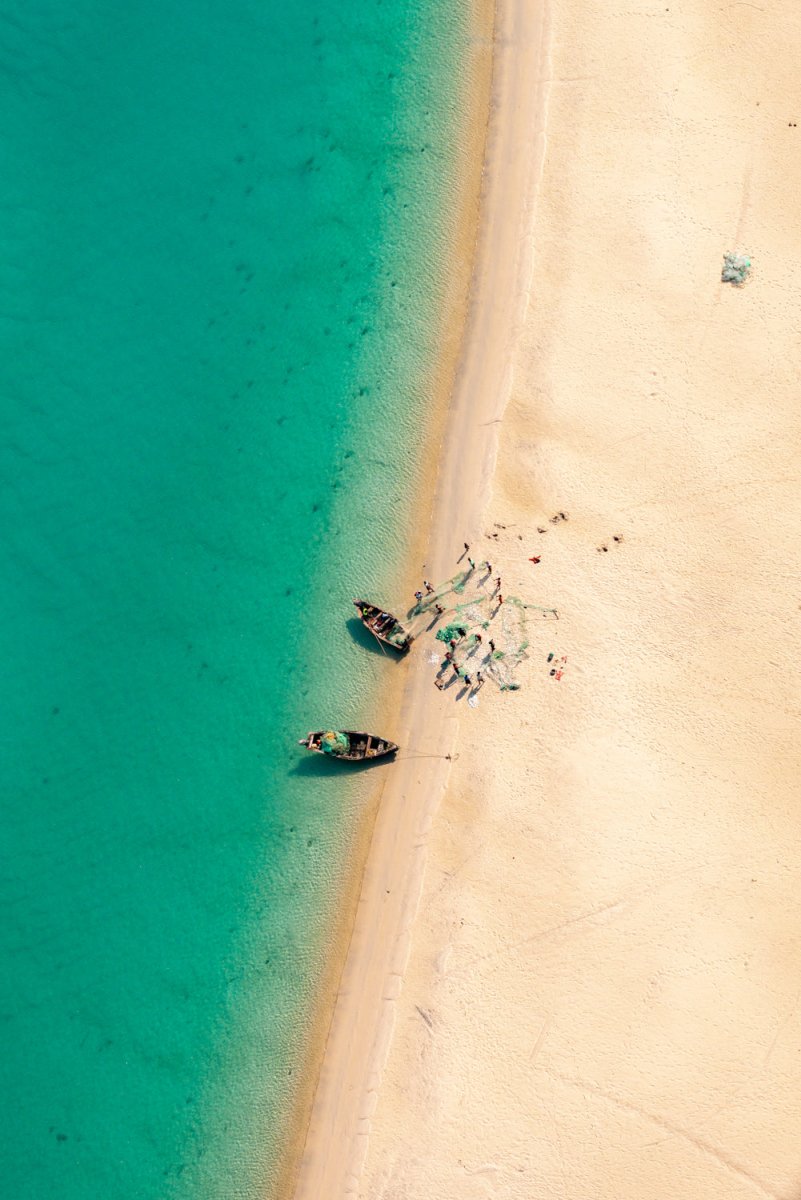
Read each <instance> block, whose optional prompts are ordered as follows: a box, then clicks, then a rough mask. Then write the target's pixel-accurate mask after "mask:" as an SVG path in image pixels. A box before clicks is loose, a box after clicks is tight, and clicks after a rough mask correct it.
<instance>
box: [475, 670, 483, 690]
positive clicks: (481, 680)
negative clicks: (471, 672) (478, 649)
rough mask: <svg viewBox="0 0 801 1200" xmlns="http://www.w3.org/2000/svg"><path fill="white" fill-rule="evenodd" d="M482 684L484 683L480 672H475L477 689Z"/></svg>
mask: <svg viewBox="0 0 801 1200" xmlns="http://www.w3.org/2000/svg"><path fill="white" fill-rule="evenodd" d="M483 682H484V676H483V675H482V674H481V672H480V671H476V684H477V685H478V687H481V685H482V683H483Z"/></svg>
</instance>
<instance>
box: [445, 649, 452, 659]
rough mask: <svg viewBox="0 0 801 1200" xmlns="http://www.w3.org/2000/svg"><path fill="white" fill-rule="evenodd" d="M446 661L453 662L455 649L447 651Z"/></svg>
mask: <svg viewBox="0 0 801 1200" xmlns="http://www.w3.org/2000/svg"><path fill="white" fill-rule="evenodd" d="M445 662H453V651H452V650H446V651H445Z"/></svg>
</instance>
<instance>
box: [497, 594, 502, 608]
mask: <svg viewBox="0 0 801 1200" xmlns="http://www.w3.org/2000/svg"><path fill="white" fill-rule="evenodd" d="M502 604H503V596H502V595H501V593H500V592H498V608H500V607H501V605H502Z"/></svg>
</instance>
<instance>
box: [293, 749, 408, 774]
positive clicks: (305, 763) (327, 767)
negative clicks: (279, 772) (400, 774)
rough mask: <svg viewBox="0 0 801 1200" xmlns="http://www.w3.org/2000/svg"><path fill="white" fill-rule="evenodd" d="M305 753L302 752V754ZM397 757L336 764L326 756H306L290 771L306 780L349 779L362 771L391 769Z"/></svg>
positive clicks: (388, 756)
mask: <svg viewBox="0 0 801 1200" xmlns="http://www.w3.org/2000/svg"><path fill="white" fill-rule="evenodd" d="M302 753H303V751H301V754H302ZM395 758H396V755H394V754H387V755H384V756H383V757H382V758H368V759H365V760H364V762H336V761H335V760H334V759H333V758H329V757H328V755H326V754H305V755H304V757H302V758H300V759H298V761H297V762H296V763H295V765H294V766H293V767H292V768H291V769H290V772H289V774H290V775H300V776H302V777H303V778H304V779H328V778H333V777H334V776H336V778H337V779H347V778H348V776H352V775H360V774H361V773H362V771H377V770H380V768H381V767H390V766H392V764H393V762H394V761H395Z"/></svg>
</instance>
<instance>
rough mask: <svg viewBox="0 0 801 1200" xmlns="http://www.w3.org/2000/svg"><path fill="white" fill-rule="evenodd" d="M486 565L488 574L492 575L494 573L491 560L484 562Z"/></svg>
mask: <svg viewBox="0 0 801 1200" xmlns="http://www.w3.org/2000/svg"><path fill="white" fill-rule="evenodd" d="M484 566H485V567H486V568H487V574H488V575H491V574H492V563H491V562H490V561H489V560H487V562H485V563H484Z"/></svg>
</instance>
